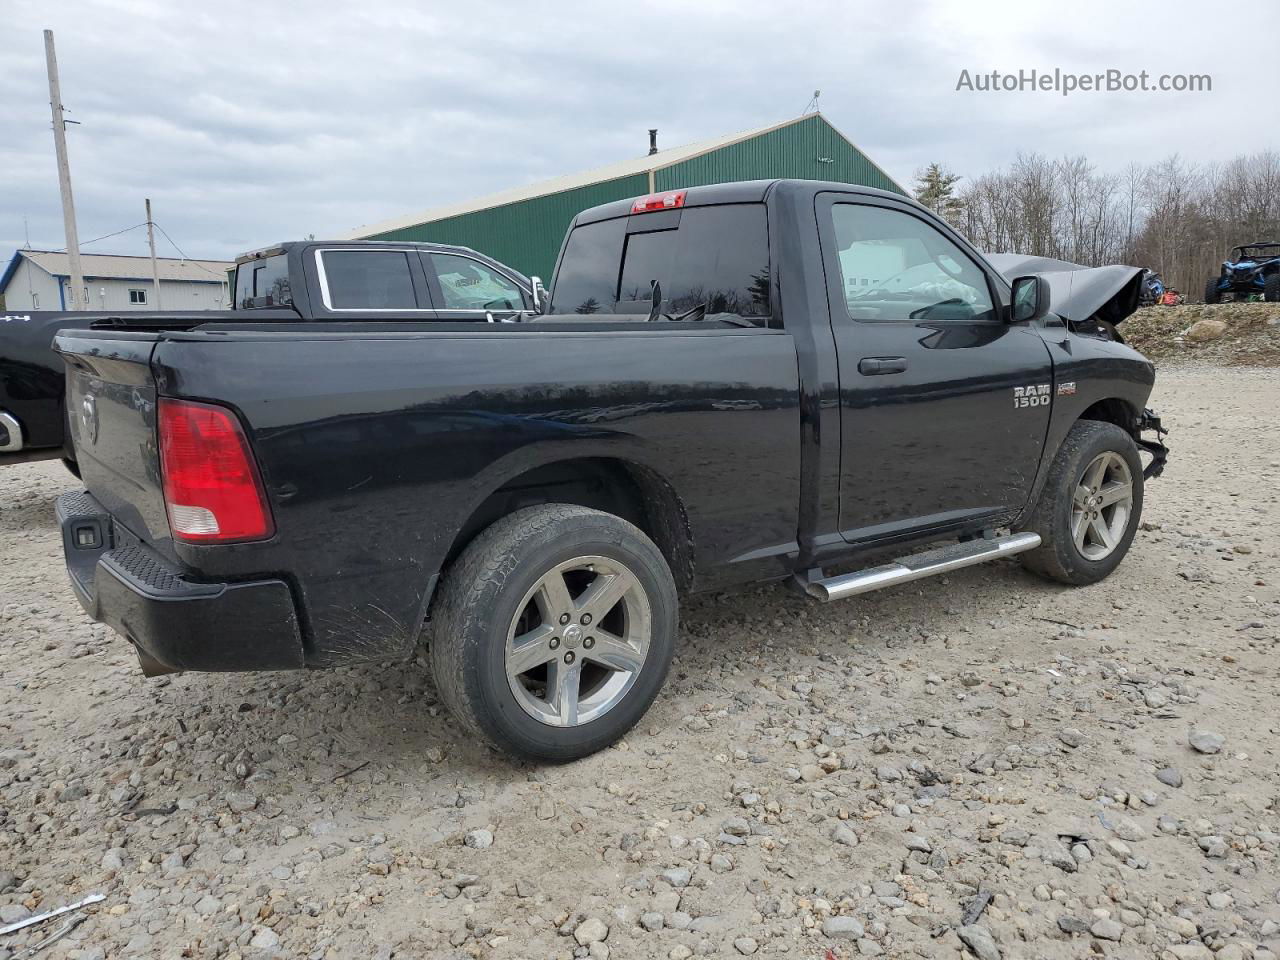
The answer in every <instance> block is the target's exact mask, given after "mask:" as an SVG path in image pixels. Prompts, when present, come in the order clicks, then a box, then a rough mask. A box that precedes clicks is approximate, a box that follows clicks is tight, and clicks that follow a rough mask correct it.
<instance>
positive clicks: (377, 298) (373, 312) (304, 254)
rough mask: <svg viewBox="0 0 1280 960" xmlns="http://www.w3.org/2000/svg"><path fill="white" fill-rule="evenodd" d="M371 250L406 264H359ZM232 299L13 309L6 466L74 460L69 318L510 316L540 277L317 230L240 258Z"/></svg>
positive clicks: (3, 385) (0, 338)
mask: <svg viewBox="0 0 1280 960" xmlns="http://www.w3.org/2000/svg"><path fill="white" fill-rule="evenodd" d="M370 251H376V252H380V253H382V254H384V256H381V257H378V258H375V260H374V262H376V263H378V264H380V265H382V264H386V263H388V262H389V260H390V259H392V258H398V262H399V268H398V269H397V270H394V271H388V270H386V269H385V268H384V270H383V272H382V273H378V272H377V271H372V270H365V269H361V262H362V261H361V259H360V258H361V257H362V256H363V255H364V254H367V253H368V252H370ZM233 282H234V286H235V296H234V298H233V309H231V310H228V311H213V310H206V311H199V312H196V313H181V314H174V313H165V314H159V313H127V314H111V313H94V312H78V313H67V312H40V311H36V312H11V313H7V314H3V315H0V466H3V465H4V464H8V463H21V462H24V461H28V460H47V459H51V458H56V457H62V458H64V459H65V460H66V461H67V465H68V466H69V467H70V468H72V470H73V471H74V469H75V451H74V450H72V449H70V447H69V446H68V445H67V442H66V441H67V433H66V427H65V417H64V411H63V406H64V404H63V394H64V383H65V369H64V365H63V363H62V360H61V358H59V357H58V356H57V355H56V354H55V353H54V352H53V349H52V345H53V337H54V334H55V333H57V331H58V330H59V329H61V328H63V327H74V326H84V325H88V324H92V325H98V326H110V325H113V324H114V325H120V324H130V323H134V324H137V323H146V322H147V320H148V319H155V318H157V317H159V318H162V319H161V324H162V325H163V324H165V323H169V322H172V321H173V320H175V319H182V320H184V321H187V322H192V323H198V322H205V323H213V322H217V321H218V320H219V319H237V320H243V319H246V318H248V317H252V318H254V319H256V320H258V321H260V322H262V323H268V322H272V323H279V322H288V323H290V324H294V325H295V329H297V327H296V324H299V323H302V322H313V323H315V322H318V323H324V324H332V323H336V322H342V321H349V320H350V319H351V318H352V317H354V316H361V315H364V316H368V317H370V318H376V319H378V320H381V321H422V320H464V319H472V318H493V319H494V320H495V321H499V320H506V319H510V318H511V317H512V316H515V315H516V314H518V313H520V312H522V311H528V310H530V309H532V307H533V295H534V294H533V282H532V281H531V280H530V279H529V278H527V277H525V276H524V275H523V274H521V273H519V272H518V271H516V270H513V269H511V268H510V267H508V266H505V265H504V264H501V263H499V262H498V261H496V260H493V259H492V258H490V257H486V256H485V255H484V254H481V253H477V252H476V251H474V250H471V249H469V248H467V247H459V246H454V245H450V244H438V243H390V242H378V241H345V242H329V243H322V242H317V241H314V240H310V241H303V242H294V243H281V244H278V245H276V246H273V247H269V248H267V249H265V250H259V251H256V252H254V253H247V254H244V255H243V256H241V257H240V258H238V259H237V261H236V270H235V278H234V281H233Z"/></svg>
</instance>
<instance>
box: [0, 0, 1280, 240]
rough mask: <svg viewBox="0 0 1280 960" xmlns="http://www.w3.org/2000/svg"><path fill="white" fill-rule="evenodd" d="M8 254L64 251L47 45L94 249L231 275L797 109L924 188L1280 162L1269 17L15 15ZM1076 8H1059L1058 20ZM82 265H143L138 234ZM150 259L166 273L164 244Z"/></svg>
mask: <svg viewBox="0 0 1280 960" xmlns="http://www.w3.org/2000/svg"><path fill="white" fill-rule="evenodd" d="M3 9H4V11H5V17H4V22H5V27H4V45H3V52H2V53H0V121H2V122H0V131H3V132H2V133H0V255H3V257H4V258H6V259H7V256H8V251H11V250H12V249H14V248H16V247H18V246H21V245H22V244H23V242H24V226H23V218H24V217H25V218H26V220H27V224H28V226H27V230H28V231H29V234H30V239H31V244H32V246H34V247H36V248H45V249H56V248H60V247H61V246H62V245H63V242H64V241H63V233H62V218H61V212H60V207H59V200H58V183H57V174H56V168H55V166H54V154H53V137H52V134H51V131H50V116H49V105H48V87H47V81H46V77H45V67H44V49H43V41H42V37H41V30H42V29H43V28H46V27H47V28H51V29H53V30H54V32H55V35H56V39H57V47H58V58H59V65H60V68H61V74H62V94H63V102H64V104H65V105H66V106H67V107H68V108H69V110H70V113H69V114H68V117H69V119H74V120H78V121H80V125H79V126H72V127H70V128H69V134H68V139H69V141H70V156H71V169H72V177H73V182H74V186H75V194H76V205H77V212H78V220H79V227H80V236H81V238H82V241H87V240H91V239H93V238H95V237H98V236H101V235H103V234H107V233H111V232H113V231H116V230H120V229H122V228H125V227H129V226H132V225H134V224H137V223H140V222H141V221H142V220H143V219H144V215H143V198H144V197H148V196H149V197H151V199H152V201H153V203H154V204H155V218H156V221H157V222H158V223H159V224H160V225H161V226H163V227H164V228H165V230H166V231H167V232H168V233H169V234H170V235H171V236H172V237H173V239H174V240H175V241H176V242H177V243H178V244H179V245H180V246H181V247H182V248H183V249H184V250H185V251H186V253H187V254H188V255H190V256H195V257H230V256H233V255H234V254H236V253H238V252H241V251H244V250H248V249H252V248H254V247H259V246H263V245H265V244H267V243H270V242H273V241H277V240H284V239H291V238H296V237H302V236H306V235H308V234H315V235H317V236H320V237H324V236H327V235H329V236H331V235H337V234H340V233H342V232H345V231H347V230H349V229H351V228H353V227H355V226H357V225H359V224H363V223H373V222H376V221H379V220H383V219H386V218H389V217H394V216H400V215H402V214H406V213H412V212H414V211H417V210H421V209H426V208H430V207H434V206H439V205H442V204H446V203H452V202H456V201H458V200H464V199H467V198H470V197H473V196H478V195H481V194H485V193H490V192H494V191H497V190H502V189H506V188H508V187H512V186H517V185H519V184H523V183H528V182H531V181H536V180H541V179H545V178H548V177H553V176H559V175H562V174H566V173H572V172H575V171H578V170H584V169H589V168H591V167H594V166H599V165H602V164H606V163H612V162H615V161H618V160H623V159H626V158H628V157H632V156H636V155H638V154H643V153H644V152H645V151H646V149H647V146H648V143H647V134H646V129H647V128H649V127H657V128H659V130H660V134H659V137H660V144H661V145H662V146H664V147H669V146H675V145H677V144H681V143H686V142H689V141H692V140H700V139H704V138H707V137H712V136H718V135H721V134H726V133H731V132H735V131H738V130H743V129H747V128H751V127H756V126H762V125H765V124H769V123H774V122H777V121H780V120H784V119H787V118H789V117H793V116H795V115H797V114H799V113H800V111H801V110H802V109H803V107H804V106H805V103H806V101H807V100H808V99H809V97H810V96H811V94H812V92H813V90H814V89H815V88H820V89H821V90H822V98H821V105H822V110H823V112H824V113H825V114H826V116H827V117H828V119H829V120H831V122H832V123H834V124H835V125H836V126H837V127H838V128H839V129H840V130H841V131H843V132H844V133H845V134H846V135H847V136H848V137H849V138H850V139H852V140H853V141H854V142H855V143H857V144H858V145H859V146H860V147H862V149H863V150H865V151H866V152H867V153H868V154H869V155H870V156H871V157H872V158H873V159H874V160H875V161H876V162H877V163H879V164H880V165H881V166H882V167H884V168H885V169H886V170H887V171H888V172H889V173H890V175H892V176H893V177H895V178H896V179H897V180H899V181H900V182H902V183H904V184H909V183H910V181H911V179H912V175H913V173H914V171H915V170H916V169H918V168H919V167H921V166H923V165H924V164H926V163H929V162H931V161H935V160H936V161H940V162H942V163H945V164H946V165H947V166H949V167H951V168H952V169H953V170H955V171H956V172H958V173H961V174H963V175H976V174H979V173H982V172H984V171H986V170H988V169H990V168H992V167H995V166H1000V165H1004V164H1007V163H1008V162H1009V161H1010V160H1012V159H1013V157H1014V156H1015V154H1016V153H1018V152H1019V151H1039V152H1041V153H1045V154H1048V155H1051V156H1059V155H1062V154H1067V153H1070V154H1076V153H1084V154H1086V155H1088V156H1089V157H1090V158H1091V159H1092V160H1094V161H1095V162H1096V163H1097V164H1098V165H1099V166H1100V167H1103V168H1104V169H1114V170H1119V169H1120V168H1122V167H1123V166H1124V165H1125V164H1127V163H1128V162H1129V161H1131V160H1139V161H1150V160H1153V159H1158V158H1161V157H1163V156H1166V155H1168V154H1169V153H1172V152H1175V151H1176V152H1179V153H1181V154H1182V155H1183V156H1184V157H1186V158H1188V159H1190V160H1194V161H1197V162H1204V163H1211V162H1217V161H1222V160H1226V159H1229V158H1230V157H1232V156H1234V155H1236V154H1238V153H1249V152H1254V151H1258V150H1263V149H1274V148H1276V147H1277V137H1276V133H1275V130H1276V124H1275V119H1276V116H1277V110H1276V106H1275V89H1274V80H1273V78H1271V77H1270V76H1269V74H1270V73H1272V72H1273V67H1274V63H1275V39H1276V37H1277V36H1278V35H1280V29H1278V28H1280V5H1277V4H1275V3H1273V2H1264V3H1250V4H1248V9H1249V14H1248V18H1247V20H1248V25H1247V28H1242V27H1243V22H1242V21H1241V20H1240V18H1239V17H1230V16H1226V15H1224V13H1223V11H1217V10H1215V9H1214V8H1212V7H1206V6H1205V5H1204V4H1203V3H1197V2H1192V0H1165V2H1160V3H1151V4H1132V5H1129V4H1122V3H1118V2H1115V0H1110V2H1094V0H1075V2H1073V3H1072V4H1070V5H1063V4H1056V3H1055V4H1038V3H1028V2H1026V0H1021V2H1007V3H1006V2H983V3H972V2H969V3H952V4H947V3H927V2H924V3H919V2H918V3H911V4H906V3H884V2H883V0H881V2H877V3H874V4H872V3H861V2H858V3H854V2H843V3H839V2H838V3H830V4H824V3H805V2H798V0H788V2H787V3H785V4H781V3H775V4H763V3H751V2H744V0H735V2H708V3H688V2H684V3H669V4H666V3H649V4H645V5H643V7H642V6H641V5H634V6H631V7H628V8H627V9H626V10H621V9H620V10H613V9H610V8H609V6H608V5H605V4H600V3H595V4H583V5H576V4H568V3H564V4H557V3H545V4H517V3H505V4H504V3H492V2H486V0H469V2H467V3H450V4H439V3H436V4H426V3H409V2H365V3H363V4H353V3H351V2H349V0H346V2H336V0H310V2H306V3H272V2H267V0H255V2H242V0H224V2H219V3H216V4H201V5H199V6H197V5H196V4H188V3H180V2H177V0H170V2H148V0H101V2H78V0H77V2H54V0H5V3H4V5H3ZM1064 10H1066V11H1069V12H1063V11H1064ZM1055 67H1058V68H1061V69H1062V70H1065V71H1073V72H1077V73H1090V72H1095V71H1102V70H1105V69H1107V68H1112V67H1114V68H1118V69H1121V70H1125V71H1132V72H1137V71H1139V70H1144V69H1145V70H1148V71H1150V72H1151V73H1152V74H1153V75H1158V74H1160V73H1195V74H1201V73H1207V74H1210V75H1211V76H1212V78H1213V90H1212V92H1211V93H1186V94H1172V93H1077V94H1074V95H1073V96H1071V97H1066V98H1063V97H1060V96H1056V95H1053V94H1046V93H1041V94H1033V93H1004V94H991V93H987V94H983V93H971V92H956V90H955V86H956V81H957V78H958V77H959V75H960V71H961V70H962V69H968V70H970V71H972V72H975V73H976V72H980V71H990V70H992V69H998V70H1008V71H1013V70H1017V69H1020V68H1028V69H1029V68H1038V69H1041V70H1044V69H1048V70H1052V69H1053V68H1055ZM84 249H85V251H86V252H99V253H141V252H145V236H144V232H143V231H141V230H134V231H132V232H130V233H127V234H124V235H122V236H119V237H115V238H112V239H110V240H105V241H103V242H101V243H96V244H92V245H88V246H86V247H85V248H84ZM160 252H161V254H162V255H174V254H173V250H172V249H171V248H169V247H168V245H167V244H165V243H163V241H162V249H161V251H160Z"/></svg>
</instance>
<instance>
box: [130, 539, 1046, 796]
mask: <svg viewBox="0 0 1280 960" xmlns="http://www.w3.org/2000/svg"><path fill="white" fill-rule="evenodd" d="M946 579H947V581H948V582H947V583H946V584H942V585H940V586H934V587H930V588H928V589H921V588H920V586H919V585H918V584H913V585H909V586H904V587H900V588H893V589H889V590H885V591H881V592H879V593H876V594H872V595H868V596H865V597H861V598H858V599H856V600H847V601H842V602H837V603H832V604H827V605H820V604H817V603H814V602H812V601H809V600H807V599H805V598H804V597H802V596H800V595H798V594H797V593H795V592H794V591H793V590H791V589H790V588H788V587H787V586H785V585H782V584H772V585H769V586H765V587H762V588H759V589H756V590H753V591H750V592H743V593H733V594H713V595H707V596H703V597H699V598H695V599H692V600H690V601H688V602H687V603H686V604H685V607H684V609H683V611H682V625H681V637H680V645H679V647H678V649H677V653H676V658H675V661H674V662H673V664H672V668H671V672H670V674H669V675H668V679H667V683H666V685H665V687H664V689H663V691H662V692H661V693H660V694H659V696H658V699H657V701H656V702H655V703H654V705H653V707H652V708H651V709H650V711H649V713H648V714H647V715H646V716H645V717H644V718H643V719H642V720H641V721H640V724H639V725H638V727H637V728H636V730H635V731H633V733H632V734H631V735H630V738H631V739H633V740H635V739H637V738H639V739H642V740H648V739H649V738H650V736H651V735H652V736H656V737H657V738H658V739H659V740H663V739H672V738H678V737H681V736H682V734H683V731H684V727H685V724H686V723H687V722H688V721H689V720H690V718H691V717H694V716H695V715H697V714H698V713H699V711H700V710H701V709H702V707H703V705H704V704H705V703H707V702H709V701H726V700H728V699H730V698H731V697H733V696H734V694H735V693H738V692H739V691H740V689H741V687H742V686H743V685H750V684H751V683H752V682H754V677H753V676H752V671H754V672H755V673H757V674H759V675H762V676H763V675H768V676H772V677H775V678H776V679H778V680H779V681H782V680H784V679H785V678H786V677H787V676H789V675H791V674H801V673H805V672H808V671H811V670H813V669H815V668H817V667H819V666H820V665H821V664H822V663H824V662H829V661H831V659H832V658H833V657H834V658H838V659H839V660H840V661H841V662H843V663H845V664H847V665H848V666H851V667H853V668H854V669H855V670H856V671H858V672H870V671H874V670H879V669H883V668H884V666H885V662H884V661H886V660H887V659H889V658H892V659H893V660H894V661H895V662H896V661H897V660H900V659H902V658H903V657H904V656H911V657H914V658H915V659H917V660H918V661H919V662H921V664H927V662H928V660H929V659H930V656H931V651H932V652H933V653H934V654H935V655H941V654H942V653H943V650H942V649H941V647H942V646H943V645H944V644H946V643H947V642H948V639H947V638H948V637H955V636H957V635H959V634H963V633H978V632H979V631H981V630H992V629H994V627H995V625H997V624H1011V625H1014V626H1017V625H1019V624H1020V622H1021V620H1026V627H1027V629H1028V630H1032V629H1034V628H1036V627H1043V626H1044V625H1043V624H1037V623H1035V622H1034V621H1032V620H1031V618H1030V612H1029V611H1030V609H1031V608H1032V607H1034V606H1035V605H1036V604H1037V603H1039V602H1040V598H1041V597H1042V596H1043V597H1051V596H1052V595H1054V594H1059V593H1061V592H1063V591H1062V588H1059V587H1055V586H1052V585H1049V584H1046V583H1044V582H1043V581H1040V580H1038V579H1037V578H1035V577H1033V576H1031V575H1030V574H1027V573H1025V572H1023V571H1022V570H1021V569H1020V568H1019V567H1018V566H1017V564H1016V563H1012V562H1001V563H997V564H992V565H990V566H989V567H988V568H986V569H982V568H975V569H972V570H965V571H960V572H958V573H956V574H953V575H951V576H950V577H948V578H946ZM1011 597H1017V598H1018V601H1017V602H1018V604H1019V605H1020V606H1021V607H1023V608H1024V609H1022V610H1019V611H1017V612H1014V613H1010V612H1009V602H1010V598H1011ZM965 642H969V643H972V642H973V641H972V638H970V640H968V641H965ZM935 646H936V647H937V648H938V649H936V650H935V649H934V648H935ZM989 649H991V648H989V647H985V646H984V647H983V648H982V652H984V653H985V652H987V651H988V650H989ZM738 671H740V673H741V674H742V675H745V679H744V677H742V676H740V677H739V678H738V679H737V680H734V679H733V675H734V674H735V672H738ZM138 682H139V683H142V682H144V681H141V680H140V679H139V681H138ZM150 684H154V686H153V687H152V691H153V693H152V695H153V696H154V697H155V698H156V700H157V701H158V702H159V703H158V705H160V707H161V712H162V713H165V712H170V713H171V715H172V716H173V717H174V722H175V723H177V722H178V719H179V718H182V717H184V716H185V717H190V716H191V715H192V714H193V712H194V713H195V714H196V715H200V714H203V715H204V716H205V725H206V726H207V725H208V724H212V725H213V726H215V727H217V728H218V736H220V737H221V736H224V735H225V734H226V733H227V732H228V731H230V732H231V734H232V736H231V738H230V741H229V742H228V743H227V744H226V747H225V749H224V750H222V751H221V754H220V756H221V757H222V758H223V760H224V762H225V763H226V764H232V765H233V761H234V758H235V756H237V755H239V754H245V755H248V756H253V755H255V754H258V755H261V756H264V757H265V756H267V755H269V756H270V759H269V761H265V762H264V763H263V764H259V765H258V768H259V769H261V770H263V773H264V774H267V775H269V776H271V777H273V778H276V779H278V780H280V781H281V782H285V781H287V780H288V779H289V778H304V779H307V780H310V781H312V782H317V781H320V780H329V779H333V778H335V777H338V776H341V775H342V774H343V772H344V771H347V770H351V769H353V768H356V767H357V766H359V767H360V770H359V772H358V773H356V774H352V775H351V776H353V777H357V778H359V779H361V780H364V779H367V778H372V779H373V781H374V782H377V780H378V778H386V777H391V778H394V779H399V778H404V779H406V780H409V781H414V780H416V781H418V782H419V783H422V782H424V781H433V780H436V779H442V778H447V779H455V778H457V777H459V776H462V777H467V776H482V777H483V778H484V779H488V780H490V781H491V782H497V781H498V780H499V779H501V777H502V776H504V775H509V774H510V772H511V771H512V770H513V769H534V767H532V766H531V765H527V764H523V763H519V762H517V761H513V760H509V759H506V758H504V757H501V756H499V755H497V754H495V753H494V752H492V751H490V750H488V749H487V748H486V747H484V746H483V745H481V744H478V743H476V742H474V741H473V740H472V739H470V738H468V737H467V736H466V735H465V734H463V733H462V732H461V731H460V729H459V728H458V727H457V725H456V724H455V723H454V722H453V720H452V718H451V717H450V716H449V714H448V712H447V711H446V709H445V708H444V706H443V705H442V704H441V703H440V701H439V698H438V696H437V694H436V691H435V687H434V684H433V683H432V680H431V676H430V668H429V666H428V665H427V661H426V659H425V658H424V657H421V656H419V657H418V658H417V659H416V660H414V661H410V662H408V663H400V664H362V665H359V666H354V667H350V668H343V669H337V670H328V671H315V672H297V673H276V674H256V675H254V674H222V675H219V674H189V675H179V676H176V677H172V678H161V679H160V680H158V681H150ZM233 744H234V746H233ZM687 748H688V749H701V748H700V747H697V746H692V745H691V746H689V747H687ZM682 749H685V748H682ZM200 759H201V756H200V755H199V753H198V752H197V753H192V754H191V756H190V760H191V761H192V763H193V767H194V766H197V765H198V763H199V761H200ZM204 759H206V760H207V759H208V757H207V756H206V757H204ZM636 760H639V757H636ZM590 763H592V760H591V759H590V758H588V759H586V760H582V761H579V764H590ZM268 771H269V773H268Z"/></svg>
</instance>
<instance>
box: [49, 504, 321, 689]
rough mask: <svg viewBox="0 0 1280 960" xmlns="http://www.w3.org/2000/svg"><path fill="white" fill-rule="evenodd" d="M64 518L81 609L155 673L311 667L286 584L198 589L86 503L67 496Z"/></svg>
mask: <svg viewBox="0 0 1280 960" xmlns="http://www.w3.org/2000/svg"><path fill="white" fill-rule="evenodd" d="M57 515H58V523H59V525H60V526H61V527H62V546H63V551H64V553H65V556H66V564H67V573H68V574H69V575H70V577H71V584H72V586H73V587H74V589H75V592H76V597H77V598H78V599H79V600H80V604H81V606H83V607H84V608H85V610H86V611H87V612H88V614H89V616H91V617H93V618H94V619H95V620H98V621H100V622H102V623H105V624H107V625H108V626H110V627H111V628H112V629H114V630H116V631H117V632H118V633H120V634H122V635H123V636H125V637H126V638H127V639H128V640H129V641H130V642H131V643H132V644H134V646H136V647H137V648H138V650H139V655H140V656H141V657H142V658H143V663H144V666H146V667H148V672H164V671H163V670H161V669H159V668H164V670H217V671H220V670H290V669H297V668H300V667H302V666H304V661H303V648H302V634H301V631H300V629H299V626H298V614H297V609H296V608H295V606H294V602H293V596H292V594H291V593H290V591H289V587H288V585H287V584H285V583H284V581H282V580H254V581H249V582H244V583H203V582H200V581H195V580H191V579H189V578H188V577H187V576H185V575H184V573H183V571H182V570H180V569H178V568H177V567H175V566H174V564H173V563H171V562H170V561H169V560H167V559H166V558H165V557H162V556H161V555H160V554H158V553H156V552H155V551H154V550H152V549H151V548H150V547H148V546H147V545H146V544H144V543H142V542H141V541H139V540H138V539H137V538H136V537H135V536H133V534H132V533H130V532H129V531H128V530H127V529H125V528H124V527H123V526H121V525H120V524H117V523H115V522H114V520H113V519H112V517H111V515H110V514H109V513H107V512H106V511H105V510H104V509H103V508H102V506H101V504H99V503H98V502H97V501H96V500H95V499H94V498H93V497H92V496H90V495H89V494H88V493H66V494H63V495H62V496H61V497H59V498H58V503H57ZM148 659H149V660H150V661H152V663H151V664H147V660H148Z"/></svg>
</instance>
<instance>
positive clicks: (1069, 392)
mask: <svg viewBox="0 0 1280 960" xmlns="http://www.w3.org/2000/svg"><path fill="white" fill-rule="evenodd" d="M1075 392H1076V382H1075V381H1074V380H1071V381H1069V382H1067V383H1060V384H1058V396H1060V397H1072V396H1075Z"/></svg>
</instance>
